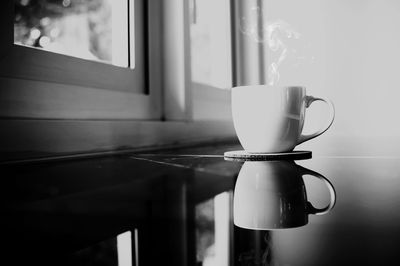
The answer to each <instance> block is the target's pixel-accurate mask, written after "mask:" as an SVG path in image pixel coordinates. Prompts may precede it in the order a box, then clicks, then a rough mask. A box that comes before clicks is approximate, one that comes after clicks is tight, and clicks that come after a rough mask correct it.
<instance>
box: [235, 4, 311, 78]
mask: <svg viewBox="0 0 400 266" xmlns="http://www.w3.org/2000/svg"><path fill="white" fill-rule="evenodd" d="M264 18H265V15H264V12H263V11H262V9H261V8H260V7H253V8H251V9H250V10H249V12H248V15H247V16H244V17H242V18H241V21H240V31H241V32H242V33H243V34H245V35H247V36H249V37H250V38H251V39H252V40H253V41H255V42H257V43H262V44H263V45H264V47H265V48H266V50H267V52H268V58H269V60H270V62H269V64H268V73H267V83H268V85H276V84H277V83H278V81H279V79H280V73H279V68H280V66H281V65H282V63H283V62H284V61H285V59H286V58H287V57H288V56H290V57H292V58H295V59H296V62H295V63H294V64H293V66H299V65H300V61H303V60H304V59H306V57H305V56H298V55H297V50H296V49H295V48H294V47H293V46H294V45H296V44H293V41H295V40H299V39H300V37H301V34H300V33H299V32H297V31H296V30H294V29H293V28H292V26H291V25H290V24H289V23H287V22H285V21H283V20H280V19H279V20H276V21H265V22H264ZM297 45H299V44H297ZM265 48H264V49H265Z"/></svg>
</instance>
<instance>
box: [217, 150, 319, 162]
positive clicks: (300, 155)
mask: <svg viewBox="0 0 400 266" xmlns="http://www.w3.org/2000/svg"><path fill="white" fill-rule="evenodd" d="M224 157H225V159H226V160H233V161H271V160H304V159H310V158H311V157H312V153H311V151H291V152H277V153H249V152H246V151H244V150H240V151H227V152H225V153H224Z"/></svg>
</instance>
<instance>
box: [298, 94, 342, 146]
mask: <svg viewBox="0 0 400 266" xmlns="http://www.w3.org/2000/svg"><path fill="white" fill-rule="evenodd" d="M305 101H306V108H308V107H310V105H311V103H313V102H315V101H323V102H325V103H326V104H327V105H328V107H329V119H328V122H327V123H326V125H325V126H324V127H322V128H321V129H320V130H318V131H317V132H314V133H311V134H307V135H305V134H301V135H300V137H299V141H298V143H297V144H300V143H303V142H305V141H307V140H310V139H313V138H315V137H317V136H319V135H321V134H322V133H324V132H325V131H327V130H328V128H329V127H330V126H331V125H332V123H333V119H335V107H334V106H333V103H332V102H331V101H330V100H329V99H327V98H316V97H313V96H306V97H305Z"/></svg>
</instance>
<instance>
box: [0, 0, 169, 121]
mask: <svg viewBox="0 0 400 266" xmlns="http://www.w3.org/2000/svg"><path fill="white" fill-rule="evenodd" d="M147 2H148V1H145V0H118V1H111V0H90V1H82V0H60V1H58V0H57V1H53V0H40V1H39V0H36V1H35V0H14V1H7V3H4V4H3V5H4V6H7V7H6V8H2V9H1V11H0V16H1V19H2V21H1V22H2V25H1V27H0V34H1V35H2V36H4V39H2V43H1V46H0V53H1V57H0V77H2V78H3V85H4V86H3V87H5V86H6V87H8V88H3V90H5V91H7V90H10V91H12V92H10V93H7V96H10V97H11V96H12V97H14V96H15V97H17V96H18V97H20V96H21V95H22V92H21V93H19V94H18V95H15V94H16V90H20V91H21V90H27V92H26V93H25V92H24V93H23V94H24V97H25V98H26V97H28V95H29V94H30V93H35V94H40V95H41V96H44V97H45V98H46V99H47V97H51V96H54V97H52V99H49V100H47V103H45V102H44V101H45V98H38V99H33V98H32V99H29V101H30V103H26V105H25V106H24V108H25V110H26V112H25V111H23V110H21V112H22V113H23V114H22V113H20V112H15V109H14V110H13V111H14V114H15V113H19V114H18V116H23V117H40V118H84V119H86V118H94V119H108V118H118V119H157V118H159V117H160V116H161V108H160V104H159V101H160V99H159V97H160V94H159V91H158V90H159V82H158V81H157V80H156V79H154V78H152V77H150V75H151V74H152V73H156V74H157V75H159V74H160V71H158V70H157V69H158V65H159V64H160V63H159V62H155V61H156V60H159V58H160V56H159V55H158V54H157V53H158V51H160V49H157V47H155V46H156V45H157V44H158V43H159V41H158V38H159V37H158V35H159V34H158V33H157V30H159V28H157V25H153V24H156V23H158V22H154V20H150V19H149V17H156V18H157V17H160V16H159V15H157V12H160V10H159V8H158V9H157V8H154V7H151V8H150V7H149V6H152V5H157V3H154V2H153V1H149V4H147ZM10 10H13V12H9V11H10ZM152 23H153V24H152ZM148 28H151V29H152V31H153V32H152V33H151V34H147V33H148V31H147V29H148ZM151 43H152V44H151ZM149 47H153V50H154V51H153V53H148V50H149V49H150V48H149ZM154 48H155V49H154ZM151 70H154V71H151ZM157 79H158V80H159V79H160V78H159V77H157ZM150 80H152V82H149V81H150ZM21 81H24V82H21ZM22 83H23V84H22ZM17 86H18V88H16V87H17ZM99 89H100V90H99ZM65 90H68V91H65ZM45 91H46V92H45ZM3 93H4V91H3ZM50 95H51V96H50ZM15 100H16V101H20V99H18V100H17V99H15ZM51 102H53V105H52V104H51ZM128 102H129V103H128ZM29 104H30V105H36V106H40V109H41V110H42V111H43V112H42V113H38V112H37V110H36V111H35V110H33V111H29V108H31V107H29V108H28V106H27V105H29ZM67 104H70V106H67ZM56 105H58V106H56ZM60 105H63V106H61V108H63V109H60ZM54 109H57V110H54ZM101 110H103V111H101ZM53 111H54V112H53ZM50 113H52V115H50ZM44 114H45V115H44ZM63 114H64V115H63ZM43 115H44V116H45V117H43Z"/></svg>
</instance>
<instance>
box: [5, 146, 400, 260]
mask: <svg viewBox="0 0 400 266" xmlns="http://www.w3.org/2000/svg"><path fill="white" fill-rule="evenodd" d="M235 149H240V147H239V146H235V145H221V146H209V147H191V148H185V149H183V148H182V149H174V150H163V151H159V152H153V153H147V154H143V153H141V154H140V153H136V154H134V153H132V154H125V155H121V156H114V157H104V158H94V159H85V160H74V161H63V162H51V163H36V164H24V165H3V166H1V176H2V181H3V184H2V186H1V190H2V191H1V192H2V193H1V196H2V201H1V202H2V204H1V213H2V218H1V231H2V232H1V235H2V243H3V245H2V247H3V248H2V249H1V254H2V255H1V257H2V259H3V260H4V261H5V260H8V261H9V262H8V263H7V265H27V264H31V265H121V266H123V265H219V266H223V265H396V264H398V263H396V262H397V261H399V256H400V255H399V254H400V253H399V249H398V246H397V244H398V242H399V239H400V158H398V157H383V156H380V157H374V156H366V157H363V156H347V157H343V156H314V157H313V158H311V159H304V160H296V161H290V160H289V161H288V160H281V161H257V162H254V161H231V160H227V159H226V158H224V157H223V156H222V155H223V153H224V152H225V151H229V150H235Z"/></svg>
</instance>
